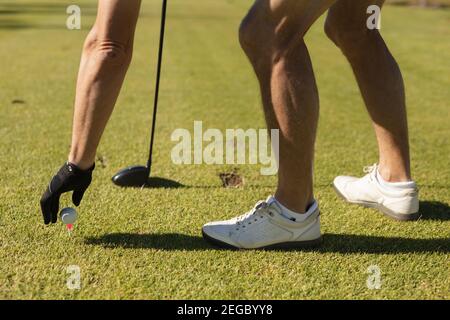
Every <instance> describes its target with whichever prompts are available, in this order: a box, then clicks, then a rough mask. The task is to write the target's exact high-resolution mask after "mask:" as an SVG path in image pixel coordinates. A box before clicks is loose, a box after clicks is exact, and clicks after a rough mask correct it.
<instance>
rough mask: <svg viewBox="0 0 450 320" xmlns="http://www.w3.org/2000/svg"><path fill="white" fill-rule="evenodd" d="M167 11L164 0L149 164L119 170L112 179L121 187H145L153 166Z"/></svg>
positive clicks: (164, 0)
mask: <svg viewBox="0 0 450 320" xmlns="http://www.w3.org/2000/svg"><path fill="white" fill-rule="evenodd" d="M166 11H167V0H163V3H162V15H161V31H160V32H161V33H160V38H159V53H158V67H157V72H156V88H155V99H154V106H153V120H152V128H151V135H150V152H149V157H148V161H147V166H132V167H128V168H125V169H123V170H121V171H119V172H118V173H117V174H116V175H114V176H113V177H112V181H113V183H114V184H116V185H118V186H120V187H143V186H145V185H147V183H148V180H149V178H150V173H151V167H152V155H153V142H154V137H155V126H156V115H157V110H158V97H159V83H160V78H161V65H162V58H163V47H164V32H165V27H166Z"/></svg>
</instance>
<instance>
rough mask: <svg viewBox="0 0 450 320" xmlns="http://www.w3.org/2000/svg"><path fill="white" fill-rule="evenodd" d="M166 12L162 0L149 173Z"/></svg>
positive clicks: (165, 1)
mask: <svg viewBox="0 0 450 320" xmlns="http://www.w3.org/2000/svg"><path fill="white" fill-rule="evenodd" d="M166 12H167V0H163V4H162V13H161V29H160V36H159V52H158V67H157V71H156V88H155V100H154V106H153V120H152V129H151V130H152V131H151V135H150V152H149V156H148V162H147V169H148V172H149V174H150V170H151V167H152V156H153V142H154V138H155V127H156V115H157V111H158V99H159V83H160V79H161V66H162V59H163V48H164V32H165V29H166Z"/></svg>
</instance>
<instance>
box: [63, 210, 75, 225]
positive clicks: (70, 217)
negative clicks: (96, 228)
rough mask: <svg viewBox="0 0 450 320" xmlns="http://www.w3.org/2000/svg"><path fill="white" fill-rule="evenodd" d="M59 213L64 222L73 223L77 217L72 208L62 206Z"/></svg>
mask: <svg viewBox="0 0 450 320" xmlns="http://www.w3.org/2000/svg"><path fill="white" fill-rule="evenodd" d="M59 215H60V217H61V221H62V222H63V223H64V224H74V223H75V221H77V217H78V215H77V212H76V210H75V209H74V208H64V209H62V210H61V213H60V214H59Z"/></svg>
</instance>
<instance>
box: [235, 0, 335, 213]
mask: <svg viewBox="0 0 450 320" xmlns="http://www.w3.org/2000/svg"><path fill="white" fill-rule="evenodd" d="M334 2H335V0H257V1H256V2H255V4H254V5H253V7H252V8H251V10H250V12H249V14H248V15H247V17H246V18H245V19H244V21H243V23H242V25H241V29H240V41H241V45H242V47H243V49H244V51H245V52H246V54H247V56H248V58H249V59H250V62H251V63H252V65H253V67H254V70H255V72H256V75H257V77H258V79H259V82H260V87H261V93H262V99H263V105H264V111H265V116H266V120H267V124H268V127H269V128H270V129H279V130H280V157H279V159H280V160H279V162H280V163H279V182H278V189H277V192H276V195H275V196H276V199H277V200H278V201H280V203H282V204H283V205H285V206H286V207H287V208H289V209H291V210H293V211H296V212H306V210H307V208H308V206H309V205H311V203H312V202H313V160H314V143H315V137H316V128H317V120H318V115H319V97H318V91H317V86H316V81H315V77H314V72H313V68H312V65H311V60H310V57H309V53H308V50H307V48H306V45H305V42H304V41H303V36H304V35H305V34H306V32H307V31H308V29H309V28H310V27H311V25H312V24H313V23H314V22H315V21H316V19H317V18H318V17H320V16H321V15H322V13H323V12H325V11H326V10H327V9H328V8H329V7H330V6H331V5H332V4H333V3H334Z"/></svg>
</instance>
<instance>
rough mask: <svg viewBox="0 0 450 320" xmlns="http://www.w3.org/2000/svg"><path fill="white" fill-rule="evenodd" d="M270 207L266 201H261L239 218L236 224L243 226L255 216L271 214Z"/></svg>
mask: <svg viewBox="0 0 450 320" xmlns="http://www.w3.org/2000/svg"><path fill="white" fill-rule="evenodd" d="M269 207H270V205H269V204H268V203H267V202H266V201H259V202H258V203H257V204H256V205H255V207H254V208H253V209H252V210H250V211H249V212H247V213H245V214H243V215H241V216H239V217H237V218H236V224H237V225H242V224H244V223H245V222H246V221H247V220H249V219H251V218H253V217H254V216H257V215H261V214H267V213H269Z"/></svg>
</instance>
